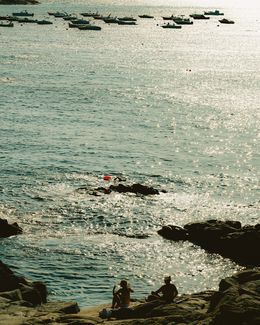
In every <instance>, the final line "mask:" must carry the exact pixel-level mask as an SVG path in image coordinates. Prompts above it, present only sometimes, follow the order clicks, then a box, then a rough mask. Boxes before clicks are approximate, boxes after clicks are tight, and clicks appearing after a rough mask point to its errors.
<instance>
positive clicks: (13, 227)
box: [0, 218, 23, 238]
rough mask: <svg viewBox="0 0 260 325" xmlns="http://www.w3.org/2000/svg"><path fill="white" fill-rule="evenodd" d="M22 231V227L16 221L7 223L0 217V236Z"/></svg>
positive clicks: (8, 235)
mask: <svg viewBox="0 0 260 325" xmlns="http://www.w3.org/2000/svg"><path fill="white" fill-rule="evenodd" d="M22 232H23V231H22V228H20V227H19V226H18V224H17V223H16V222H15V223H13V224H9V223H8V222H7V220H6V219H1V218H0V238H5V237H10V236H14V235H18V234H21V233H22Z"/></svg>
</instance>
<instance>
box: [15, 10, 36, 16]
mask: <svg viewBox="0 0 260 325" xmlns="http://www.w3.org/2000/svg"><path fill="white" fill-rule="evenodd" d="M12 15H13V16H15V17H17V16H22V17H33V16H34V13H30V12H28V11H27V10H23V11H20V12H13V13H12Z"/></svg>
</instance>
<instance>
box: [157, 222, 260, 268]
mask: <svg viewBox="0 0 260 325" xmlns="http://www.w3.org/2000/svg"><path fill="white" fill-rule="evenodd" d="M158 234H160V235H161V236H163V237H164V238H166V239H171V240H175V241H178V240H184V239H186V240H189V241H191V242H192V243H194V244H197V245H200V246H201V247H202V248H204V249H206V250H208V251H209V252H213V253H218V254H220V255H222V256H224V257H228V258H231V259H232V260H234V261H235V262H237V263H238V264H241V265H255V266H257V265H260V254H259V251H258V247H260V224H258V225H255V226H244V227H242V226H241V224H240V222H237V221H219V220H208V221H206V222H196V223H190V224H187V225H185V226H184V228H180V227H177V226H172V225H170V226H164V227H162V229H160V230H159V231H158Z"/></svg>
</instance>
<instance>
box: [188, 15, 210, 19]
mask: <svg viewBox="0 0 260 325" xmlns="http://www.w3.org/2000/svg"><path fill="white" fill-rule="evenodd" d="M190 17H191V18H193V19H209V18H210V17H207V16H205V15H203V14H192V15H190Z"/></svg>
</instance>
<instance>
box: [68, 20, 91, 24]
mask: <svg viewBox="0 0 260 325" xmlns="http://www.w3.org/2000/svg"><path fill="white" fill-rule="evenodd" d="M72 24H74V25H88V24H89V21H88V20H86V19H74V20H72Z"/></svg>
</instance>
